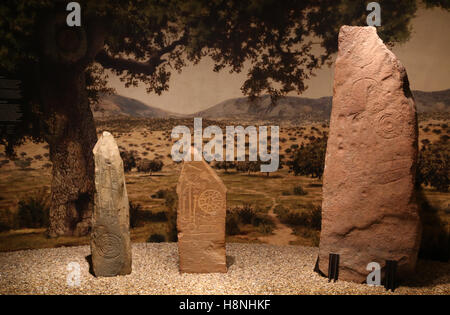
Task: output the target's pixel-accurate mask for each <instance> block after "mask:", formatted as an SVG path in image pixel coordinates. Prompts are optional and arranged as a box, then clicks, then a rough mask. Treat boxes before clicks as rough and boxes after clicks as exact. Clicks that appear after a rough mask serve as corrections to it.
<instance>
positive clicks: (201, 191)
mask: <svg viewBox="0 0 450 315" xmlns="http://www.w3.org/2000/svg"><path fill="white" fill-rule="evenodd" d="M177 194H178V214H177V228H178V253H179V259H180V260H179V267H180V271H181V272H185V273H218V272H221V273H225V272H227V265H226V254H225V217H226V187H225V185H224V184H223V182H222V180H221V179H220V178H219V177H218V176H217V174H216V173H215V172H214V170H213V169H212V168H211V167H210V166H209V165H208V164H207V163H206V162H205V161H204V160H202V161H191V162H184V164H183V167H182V170H181V174H180V178H179V181H178V185H177Z"/></svg>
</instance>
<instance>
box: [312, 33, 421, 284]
mask: <svg viewBox="0 0 450 315" xmlns="http://www.w3.org/2000/svg"><path fill="white" fill-rule="evenodd" d="M416 162H417V117H416V107H415V103H414V99H413V96H412V94H411V91H410V88H409V82H408V78H407V74H406V71H405V68H404V67H403V66H402V64H401V63H400V62H399V60H398V59H397V58H396V56H395V55H394V54H393V53H392V52H391V51H390V50H389V49H388V48H387V47H386V46H385V45H384V44H383V42H382V40H381V39H380V38H379V37H378V35H377V31H376V28H374V27H350V26H343V27H342V28H341V30H340V33H339V53H338V57H337V60H336V68H335V78H334V95H333V108H332V113H331V120H330V134H329V138H328V146H327V153H326V159H325V170H324V175H323V204H322V211H323V212H322V218H323V219H322V231H321V237H320V250H319V269H320V271H321V272H322V273H324V274H327V273H328V259H329V254H330V253H333V254H339V255H340V263H339V264H340V265H339V279H341V280H349V281H355V282H360V283H362V282H364V281H365V280H366V277H367V275H368V274H369V273H370V271H368V270H366V268H367V265H368V264H369V263H370V262H377V263H379V264H380V265H381V267H384V265H385V261H386V260H396V261H398V270H397V271H398V274H397V275H398V277H399V278H404V277H407V275H408V274H409V273H411V272H413V270H414V268H415V265H416V261H417V254H418V249H419V245H420V236H421V229H420V219H419V214H418V207H417V204H416V202H415V196H414V180H415V170H416ZM382 277H384V270H383V271H382Z"/></svg>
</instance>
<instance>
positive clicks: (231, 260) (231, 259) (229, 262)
mask: <svg viewBox="0 0 450 315" xmlns="http://www.w3.org/2000/svg"><path fill="white" fill-rule="evenodd" d="M234 261H235V259H234V257H233V256H227V268H230V267H231V266H233V265H234Z"/></svg>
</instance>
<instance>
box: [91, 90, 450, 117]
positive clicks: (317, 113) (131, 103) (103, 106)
mask: <svg viewBox="0 0 450 315" xmlns="http://www.w3.org/2000/svg"><path fill="white" fill-rule="evenodd" d="M413 94H414V97H415V100H416V105H417V109H418V112H419V113H431V112H450V89H448V90H443V91H434V92H423V91H413ZM331 103H332V97H331V96H327V97H321V98H316V99H313V98H306V97H295V96H287V97H282V98H280V99H279V100H278V102H277V104H276V105H275V106H271V104H270V97H269V96H268V95H264V96H262V97H260V98H259V99H258V100H256V101H255V102H253V103H250V102H249V101H248V98H246V97H239V98H233V99H228V100H225V101H223V102H221V103H219V104H217V105H214V106H212V107H210V108H208V109H206V110H203V111H200V112H197V113H194V114H190V115H182V114H177V113H173V112H169V111H165V110H163V109H160V108H156V107H153V106H150V105H147V104H145V103H143V102H141V101H138V100H135V99H133V98H129V97H125V96H122V95H108V96H104V97H103V98H102V99H101V101H100V102H99V104H96V105H93V106H92V110H93V113H94V117H95V118H107V117H114V116H128V117H147V118H168V117H173V118H181V117H186V118H187V117H203V118H209V119H233V120H241V119H242V120H265V119H267V120H277V119H280V120H305V119H306V120H328V119H329V117H330V113H331Z"/></svg>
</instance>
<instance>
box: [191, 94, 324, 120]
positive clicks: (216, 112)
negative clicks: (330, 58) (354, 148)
mask: <svg viewBox="0 0 450 315" xmlns="http://www.w3.org/2000/svg"><path fill="white" fill-rule="evenodd" d="M330 113H331V97H322V98H318V99H311V98H305V97H294V96H287V97H283V98H280V99H279V100H278V102H277V104H276V105H275V106H271V103H270V97H269V96H268V95H264V96H262V97H260V98H259V99H258V100H256V101H255V102H253V103H250V102H248V99H247V98H246V97H240V98H233V99H229V100H226V101H224V102H221V103H219V104H217V105H215V106H212V107H210V108H208V109H206V110H203V111H200V112H197V113H195V114H192V115H191V116H196V117H204V118H212V119H217V118H228V119H302V118H314V119H328V117H329V116H330Z"/></svg>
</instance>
